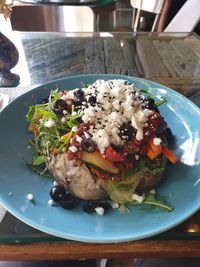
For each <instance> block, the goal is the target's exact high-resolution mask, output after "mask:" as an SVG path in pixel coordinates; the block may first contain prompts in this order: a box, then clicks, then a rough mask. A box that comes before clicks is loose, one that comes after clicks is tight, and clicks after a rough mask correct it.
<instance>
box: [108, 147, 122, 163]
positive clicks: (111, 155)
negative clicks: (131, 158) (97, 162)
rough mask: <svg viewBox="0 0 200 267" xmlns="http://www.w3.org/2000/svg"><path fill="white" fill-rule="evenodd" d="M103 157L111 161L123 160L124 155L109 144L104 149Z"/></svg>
mask: <svg viewBox="0 0 200 267" xmlns="http://www.w3.org/2000/svg"><path fill="white" fill-rule="evenodd" d="M104 157H105V158H106V159H107V160H109V161H112V162H121V161H124V160H125V157H124V156H123V155H121V154H120V153H119V152H117V151H115V150H114V149H113V148H112V147H111V146H109V147H107V148H106V149H105V152H104Z"/></svg>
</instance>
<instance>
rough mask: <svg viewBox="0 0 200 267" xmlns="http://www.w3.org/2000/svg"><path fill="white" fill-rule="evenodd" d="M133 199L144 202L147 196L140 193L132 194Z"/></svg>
mask: <svg viewBox="0 0 200 267" xmlns="http://www.w3.org/2000/svg"><path fill="white" fill-rule="evenodd" d="M132 199H133V200H135V201H137V202H139V203H142V202H143V201H144V199H145V196H144V195H141V196H139V195H138V194H135V193H134V194H132Z"/></svg>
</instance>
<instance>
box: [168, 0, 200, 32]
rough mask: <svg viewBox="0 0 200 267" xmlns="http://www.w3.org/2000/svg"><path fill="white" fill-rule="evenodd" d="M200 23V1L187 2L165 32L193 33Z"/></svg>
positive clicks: (190, 0)
mask: <svg viewBox="0 0 200 267" xmlns="http://www.w3.org/2000/svg"><path fill="white" fill-rule="evenodd" d="M199 21H200V1H199V0H187V1H186V2H185V4H184V5H183V6H182V7H181V9H180V10H179V11H178V13H177V14H176V15H175V17H174V18H173V19H172V20H171V21H170V23H169V24H168V26H167V27H166V28H165V30H164V32H192V31H193V30H194V28H195V27H196V25H197V24H198V22H199Z"/></svg>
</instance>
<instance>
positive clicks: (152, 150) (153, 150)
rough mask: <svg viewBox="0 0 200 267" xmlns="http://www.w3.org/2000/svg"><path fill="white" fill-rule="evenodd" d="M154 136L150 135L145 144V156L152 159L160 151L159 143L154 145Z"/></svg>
mask: <svg viewBox="0 0 200 267" xmlns="http://www.w3.org/2000/svg"><path fill="white" fill-rule="evenodd" d="M153 139H154V137H151V138H150V140H149V142H148V146H147V156H148V157H149V158H150V159H151V160H153V159H155V158H156V157H158V155H160V154H161V153H162V147H161V145H155V144H154V141H153Z"/></svg>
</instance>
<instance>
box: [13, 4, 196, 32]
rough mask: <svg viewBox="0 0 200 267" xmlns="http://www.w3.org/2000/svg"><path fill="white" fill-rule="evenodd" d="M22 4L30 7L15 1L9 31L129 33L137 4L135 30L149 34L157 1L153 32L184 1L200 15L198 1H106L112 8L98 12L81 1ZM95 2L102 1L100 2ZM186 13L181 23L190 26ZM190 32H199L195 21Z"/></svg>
mask: <svg viewBox="0 0 200 267" xmlns="http://www.w3.org/2000/svg"><path fill="white" fill-rule="evenodd" d="M23 1H32V2H33V3H34V4H30V3H28V2H26V3H25V2H16V4H15V6H14V8H13V13H12V16H11V25H12V28H13V30H19V31H50V32H52V31H71V32H73V31H85V32H90V31H95V30H96V29H97V30H98V31H127V32H130V31H133V30H134V22H135V20H137V13H136V11H137V9H136V8H134V6H137V5H139V4H140V5H141V6H140V7H141V10H140V16H139V17H138V25H137V29H135V30H137V31H151V29H152V25H153V23H154V20H155V18H156V13H154V12H153V11H155V10H153V9H155V6H156V5H158V4H160V2H161V3H162V2H163V5H164V6H162V8H161V10H160V13H159V20H158V21H157V24H158V25H157V26H158V28H157V29H154V31H156V30H158V31H163V30H164V29H165V28H166V27H167V25H169V23H170V22H171V21H172V20H173V19H174V17H175V16H176V14H177V13H178V12H179V10H180V9H181V8H182V7H183V5H184V4H185V3H186V2H188V4H189V2H190V1H191V4H190V5H192V4H193V3H194V2H196V4H197V2H198V4H199V6H198V7H199V12H200V1H199V0H197V1H195V0H163V1H162V0H146V1H145V0H143V1H139V0H135V1H134V0H132V1H130V0H118V1H107V2H108V3H111V4H112V2H116V3H114V4H115V5H114V8H110V7H111V5H110V4H106V5H104V4H103V8H101V10H100V11H98V10H96V9H97V8H96V9H95V8H93V7H91V6H89V5H83V2H84V0H82V1H81V0H80V2H82V5H81V6H72V5H71V4H70V5H64V2H66V3H67V2H71V3H72V2H73V1H72V0H71V1H67V0H66V1H63V0H60V1H61V4H62V5H60V4H58V2H59V0H55V1H56V2H57V3H56V4H52V0H49V1H48V0H44V1H46V2H48V4H47V5H46V4H45V5H41V3H42V0H38V1H37V0H23ZM62 1H63V2H62ZM75 2H77V1H75ZM98 2H106V1H105V0H104V1H98ZM145 2H146V3H145ZM192 2H193V3H192ZM141 3H142V4H141ZM147 4H148V5H152V7H150V9H149V8H146V10H145V5H147ZM142 5H144V9H142ZM147 10H148V11H147ZM113 11H114V14H113ZM98 12H99V13H98ZM188 12H189V11H188ZM134 13H135V14H134ZM188 14H189V15H188V17H185V20H186V21H187V23H190V20H191V16H192V14H191V13H188ZM134 16H135V17H134ZM191 23H193V22H191ZM97 24H98V25H97ZM95 28H96V29H95ZM192 30H193V31H195V32H196V33H198V34H199V33H200V23H199V19H197V21H195V25H193V27H192Z"/></svg>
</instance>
